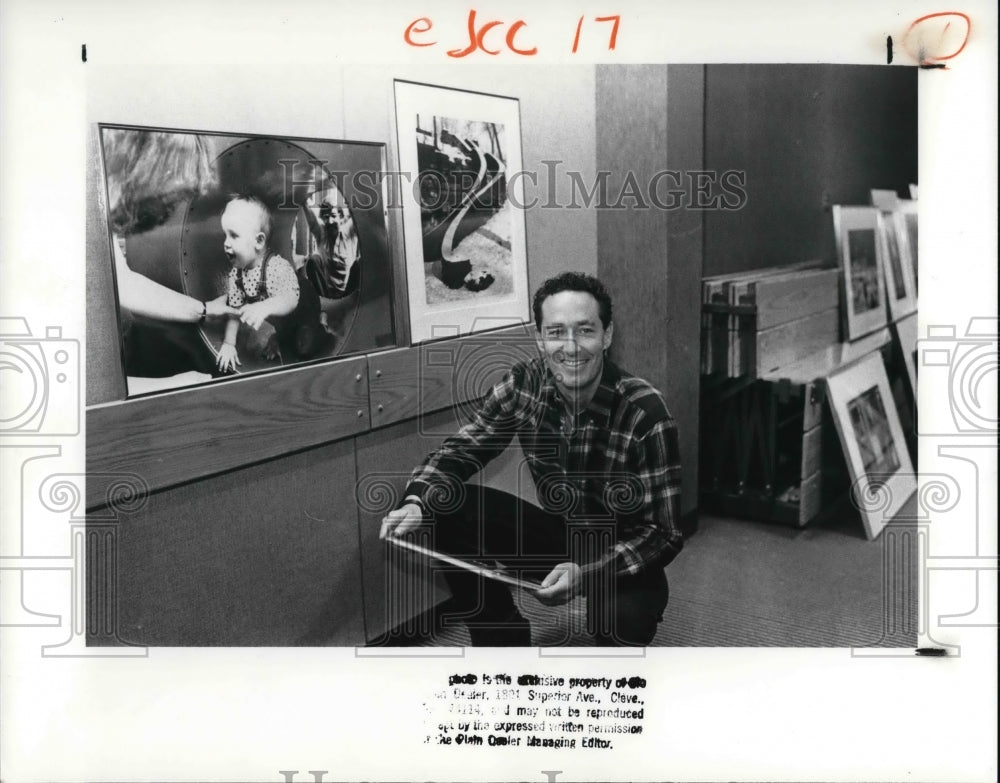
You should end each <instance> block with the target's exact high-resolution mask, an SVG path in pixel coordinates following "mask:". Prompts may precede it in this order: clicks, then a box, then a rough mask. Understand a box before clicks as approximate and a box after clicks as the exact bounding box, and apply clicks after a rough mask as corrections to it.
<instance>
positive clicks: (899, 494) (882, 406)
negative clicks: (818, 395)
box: [826, 351, 917, 539]
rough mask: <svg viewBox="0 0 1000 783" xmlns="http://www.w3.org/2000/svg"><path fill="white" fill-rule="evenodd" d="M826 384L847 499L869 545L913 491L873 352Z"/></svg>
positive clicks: (895, 418)
mask: <svg viewBox="0 0 1000 783" xmlns="http://www.w3.org/2000/svg"><path fill="white" fill-rule="evenodd" d="M826 383H827V390H828V392H829V400H830V410H831V411H832V412H833V421H834V424H835V425H836V428H837V434H838V435H839V436H840V444H841V447H842V448H843V451H844V456H845V457H846V458H847V466H848V469H849V470H850V474H851V487H852V488H851V492H852V496H853V499H854V502H855V505H856V506H857V507H858V508H859V509H860V511H861V518H862V521H863V523H864V526H865V534H866V535H867V536H868V538H869V539H873V538H876V537H877V536H878V534H879V533H880V532H882V528H883V527H885V525H886V523H887V522H889V521H890V520H891V519H892V518H893V517H894V516H895V515H896V514H897V513H898V512H899V509H900V507H901V506H902V505H903V503H905V502H906V500H908V499H909V497H910V495H912V494H913V493H914V492H915V491H916V489H917V482H916V477H915V476H914V473H913V466H912V463H911V462H910V455H909V454H908V452H907V450H906V441H905V438H904V435H903V428H902V426H901V425H900V422H899V415H898V414H897V413H896V408H895V406H894V403H893V397H892V391H891V390H890V388H889V378H888V376H887V375H886V372H885V366H884V365H883V364H882V354H881V353H880V352H879V351H873V352H872V353H870V354H868V355H867V356H866V357H865V358H864V359H862V360H860V361H859V362H856V363H854V364H851V365H848V366H847V367H846V368H844V369H843V370H839V371H837V372H836V373H834V374H833V375H831V376H829V377H828V378H827V381H826Z"/></svg>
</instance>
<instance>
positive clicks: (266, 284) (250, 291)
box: [218, 195, 332, 372]
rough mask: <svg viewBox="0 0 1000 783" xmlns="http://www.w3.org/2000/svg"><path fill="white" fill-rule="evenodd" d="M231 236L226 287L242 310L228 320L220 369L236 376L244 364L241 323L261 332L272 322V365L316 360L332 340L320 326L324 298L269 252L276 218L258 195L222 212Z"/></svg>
mask: <svg viewBox="0 0 1000 783" xmlns="http://www.w3.org/2000/svg"><path fill="white" fill-rule="evenodd" d="M221 222H222V230H223V231H224V232H225V237H226V238H225V242H224V244H223V249H224V250H225V253H226V258H227V259H228V260H229V262H230V263H231V264H232V269H231V270H230V272H229V277H228V282H227V286H226V294H225V296H226V304H227V305H228V306H229V307H231V308H233V309H234V310H236V311H238V313H239V314H238V315H237V314H235V313H234V314H233V315H230V316H228V319H227V321H226V334H225V338H224V339H223V341H222V347H221V348H220V349H219V357H218V367H219V369H220V370H221V371H222V372H235V371H236V367H237V365H239V364H240V359H239V355H238V352H237V349H236V336H237V334H238V332H239V327H240V324H241V323H242V324H245V325H246V326H248V327H250V328H251V329H255V330H259V329H260V328H261V327H262V326H263V325H264V323H265V322H270V323H271V325H272V326H273V327H274V332H273V333H272V334H271V336H270V338H269V339H268V342H267V345H266V348H265V353H264V358H265V359H268V360H273V359H279V360H288V359H291V358H293V357H294V358H296V359H299V360H306V359H311V358H312V357H313V356H315V355H316V353H317V352H318V351H319V350H320V349H321V348H322V347H323V346H324V345H325V344H326V343H329V342H330V341H331V337H332V336H331V335H330V334H329V333H328V332H326V331H325V329H324V328H323V325H322V324H321V323H320V309H319V297H318V296H317V294H316V291H315V289H314V288H313V286H312V283H311V282H310V281H309V280H308V278H306V277H305V275H304V274H303V275H302V276H301V278H300V276H299V275H297V274H296V272H295V269H294V268H293V267H292V265H291V263H290V262H289V261H288V260H286V259H284V258H282V257H281V256H280V255H278V254H277V253H273V252H271V251H270V250H269V249H268V242H269V240H270V237H271V226H272V218H271V213H270V211H269V210H268V208H267V207H266V206H265V205H264V203H263V202H262V201H261V200H260V199H259V198H257V197H255V196H252V195H237V196H234V197H233V198H232V199H230V201H229V203H228V204H227V205H226V208H225V211H223V213H222V221H221Z"/></svg>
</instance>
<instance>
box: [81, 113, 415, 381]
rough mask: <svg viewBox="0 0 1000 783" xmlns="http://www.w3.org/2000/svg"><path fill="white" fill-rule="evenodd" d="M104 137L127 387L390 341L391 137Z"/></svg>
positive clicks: (127, 130)
mask: <svg viewBox="0 0 1000 783" xmlns="http://www.w3.org/2000/svg"><path fill="white" fill-rule="evenodd" d="M99 137H100V145H101V153H102V158H103V167H104V175H105V183H106V187H107V190H106V197H107V200H106V208H107V217H108V226H109V231H110V234H111V256H112V258H110V259H109V263H112V264H113V268H114V273H115V274H114V277H115V290H116V295H117V299H116V301H117V305H118V319H119V326H120V339H121V351H122V359H123V366H124V369H125V375H126V389H127V394H128V396H129V397H134V396H136V395H141V394H147V393H151V392H157V391H162V390H165V389H176V388H183V387H189V386H194V385H199V384H203V383H208V382H212V381H217V380H222V379H225V378H229V377H234V376H243V375H247V374H253V373H261V372H267V371H270V370H276V369H280V368H287V367H289V366H294V365H300V364H304V363H312V362H320V361H324V360H329V359H331V358H333V357H341V356H348V355H352V354H358V353H364V352H367V351H371V350H373V349H376V348H381V347H392V346H394V345H395V344H396V337H395V328H394V321H393V311H392V259H391V255H390V251H389V243H388V235H387V228H386V215H385V197H384V193H383V189H382V188H383V177H384V170H385V146H384V145H382V144H375V143H369V142H344V141H327V140H318V139H300V138H278V137H273V136H259V135H249V134H232V133H218V132H205V131H190V130H173V129H158V128H143V127H135V126H119V125H100V126H99Z"/></svg>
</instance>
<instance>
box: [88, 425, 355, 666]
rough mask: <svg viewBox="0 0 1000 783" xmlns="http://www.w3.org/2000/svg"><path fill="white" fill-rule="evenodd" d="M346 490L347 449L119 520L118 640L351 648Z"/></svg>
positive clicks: (249, 474)
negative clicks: (338, 646)
mask: <svg viewBox="0 0 1000 783" xmlns="http://www.w3.org/2000/svg"><path fill="white" fill-rule="evenodd" d="M354 485H355V471H354V449H353V446H352V444H351V443H350V442H347V443H340V444H334V445H332V446H326V447H323V448H319V449H313V450H310V451H306V452H303V453H300V454H296V455H294V456H290V457H286V458H284V459H281V460H276V461H273V462H268V463H265V464H262V465H257V466H254V467H251V468H247V469H245V470H239V471H234V472H231V473H227V474H226V475H224V476H218V477H215V478H212V479H208V480H205V481H198V482H194V483H191V484H188V485H185V486H183V487H178V488H175V489H170V490H167V491H164V492H160V493H155V494H153V495H151V496H150V497H149V498H148V501H147V502H146V504H145V505H144V506H143V507H142V508H140V509H139V510H137V511H135V512H133V513H128V514H121V515H120V522H119V523H118V526H117V532H116V544H117V563H118V572H117V593H116V595H117V606H118V615H119V620H118V634H119V638H120V639H121V640H122V641H125V642H129V643H132V644H141V645H169V646H193V645H225V646H261V645H281V646H287V645H355V644H361V643H363V641H364V626H363V614H362V603H361V592H360V590H359V589H358V585H359V584H360V582H361V573H360V556H359V548H358V537H357V505H356V503H355V501H354ZM93 554H94V553H91V556H93ZM91 598H93V596H92V597H91Z"/></svg>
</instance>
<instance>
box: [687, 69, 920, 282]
mask: <svg viewBox="0 0 1000 783" xmlns="http://www.w3.org/2000/svg"><path fill="white" fill-rule="evenodd" d="M705 168H706V169H707V170H711V171H718V172H723V171H728V170H739V171H745V172H746V193H747V197H748V198H747V201H746V204H745V206H743V208H742V209H738V210H734V211H722V210H714V211H707V212H706V213H705V265H704V273H705V274H706V275H712V274H722V273H728V272H738V271H743V270H747V269H755V268H758V267H763V266H771V265H773V264H786V263H793V262H796V261H802V260H807V259H810V258H824V259H832V258H834V256H835V249H834V238H833V217H832V213H831V211H830V208H829V207H830V205H831V204H869V203H871V201H870V195H869V191H870V190H871V189H872V188H884V189H889V190H896V191H898V192H899V194H900V196H903V197H907V198H908V197H909V196H908V187H907V186H908V185H909V184H910V183H911V182H912V183H915V182H917V69H916V68H904V67H899V66H897V67H886V66H843V65H794V66H791V65H751V66H746V65H709V66H707V68H706V78H705Z"/></svg>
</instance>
